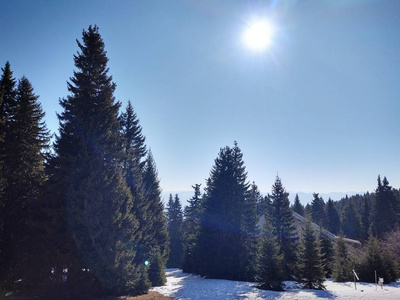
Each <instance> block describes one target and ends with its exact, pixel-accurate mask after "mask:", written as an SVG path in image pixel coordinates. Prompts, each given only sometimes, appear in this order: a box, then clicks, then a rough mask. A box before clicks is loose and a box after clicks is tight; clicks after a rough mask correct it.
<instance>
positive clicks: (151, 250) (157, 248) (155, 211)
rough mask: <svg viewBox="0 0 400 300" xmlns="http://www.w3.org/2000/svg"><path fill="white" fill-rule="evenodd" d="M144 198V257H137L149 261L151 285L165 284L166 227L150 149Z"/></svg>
mask: <svg viewBox="0 0 400 300" xmlns="http://www.w3.org/2000/svg"><path fill="white" fill-rule="evenodd" d="M143 185H144V198H145V199H146V201H147V203H148V214H147V222H146V223H145V224H147V226H146V228H145V230H144V231H145V232H146V235H145V236H144V237H143V238H142V239H141V243H140V244H141V245H142V246H143V247H144V248H145V249H146V250H145V251H142V253H147V256H146V257H139V259H141V261H142V263H144V262H145V260H147V261H149V262H150V266H149V270H148V271H149V280H150V282H151V284H152V286H161V285H163V284H165V282H166V281H167V280H166V277H165V271H164V270H165V266H166V263H167V259H168V253H169V252H168V251H169V247H168V240H169V237H168V229H167V219H166V217H165V214H164V205H163V203H162V200H161V188H160V181H159V179H158V174H157V167H156V163H155V161H154V158H153V154H152V153H151V151H148V154H147V157H146V160H145V165H144V171H143Z"/></svg>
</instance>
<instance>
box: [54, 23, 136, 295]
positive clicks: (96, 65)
mask: <svg viewBox="0 0 400 300" xmlns="http://www.w3.org/2000/svg"><path fill="white" fill-rule="evenodd" d="M77 44H78V47H79V49H80V52H78V53H77V54H76V55H74V61H75V66H76V68H77V70H76V71H74V76H73V77H72V78H70V82H68V90H69V92H70V95H69V96H67V97H66V98H64V99H61V100H60V105H61V107H62V108H63V112H62V113H61V114H60V115H58V117H59V120H60V133H59V136H57V138H56V142H55V146H54V148H55V153H56V155H55V156H54V158H53V159H52V160H51V162H50V164H51V167H50V169H51V170H52V172H53V174H52V175H51V177H52V182H53V184H54V186H53V187H52V189H53V191H51V189H50V194H54V195H58V196H59V197H61V199H57V200H55V201H56V203H59V204H61V205H59V207H58V209H59V210H61V212H60V213H59V215H63V214H64V213H62V210H65V214H66V215H67V220H68V224H69V230H70V232H71V236H72V238H73V241H74V245H71V249H68V251H67V252H68V254H73V253H74V251H78V253H79V257H80V258H79V263H75V264H72V261H74V260H73V259H72V260H71V259H67V261H69V263H71V265H68V273H69V278H71V280H69V284H71V285H72V284H73V283H76V284H84V283H85V282H88V281H85V280H77V279H78V278H81V277H82V276H83V277H84V274H83V273H82V269H89V270H90V273H88V272H86V273H88V275H87V276H86V277H90V275H91V274H93V275H94V276H95V278H96V279H97V281H98V282H99V283H100V284H101V285H102V287H103V289H104V290H105V291H106V292H108V293H114V294H123V293H132V294H135V293H139V292H138V291H137V289H136V287H137V286H138V280H139V278H140V276H135V274H137V272H138V268H137V266H136V265H135V264H134V259H135V255H136V249H135V244H136V242H137V240H138V231H137V229H138V221H137V219H136V217H135V215H133V214H132V208H133V206H134V204H135V199H134V198H133V197H132V194H131V192H130V189H129V187H128V185H127V183H126V179H125V178H124V174H123V170H122V168H121V164H122V162H123V155H124V152H123V148H122V145H123V140H122V138H121V135H120V133H119V132H120V122H119V120H118V111H119V107H120V103H118V102H116V101H115V99H114V96H113V93H114V90H115V87H116V85H115V83H113V82H112V77H111V76H109V75H108V68H107V63H108V58H107V56H106V52H105V50H104V42H103V40H102V38H101V36H100V34H99V32H98V27H97V26H94V27H92V26H90V27H89V29H88V30H87V31H83V34H82V43H81V42H80V41H77ZM54 189H61V193H58V192H57V191H54ZM63 203H65V204H66V205H65V206H64V205H63ZM75 249H76V250H75ZM76 261H77V259H75V262H76ZM88 279H89V278H88ZM81 289H82V287H81Z"/></svg>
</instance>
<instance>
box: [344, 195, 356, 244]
mask: <svg viewBox="0 0 400 300" xmlns="http://www.w3.org/2000/svg"><path fill="white" fill-rule="evenodd" d="M341 226H342V228H341V231H342V232H343V234H344V235H345V236H346V237H348V238H350V239H359V238H360V235H361V223H360V219H359V216H358V214H357V213H356V211H355V210H354V206H353V204H352V202H351V201H349V202H348V203H347V204H346V205H345V207H344V208H343V211H342V217H341Z"/></svg>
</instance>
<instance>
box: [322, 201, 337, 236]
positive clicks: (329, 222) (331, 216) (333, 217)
mask: <svg viewBox="0 0 400 300" xmlns="http://www.w3.org/2000/svg"><path fill="white" fill-rule="evenodd" d="M325 223H326V229H327V230H328V231H330V232H332V233H334V234H337V233H339V231H340V216H339V212H338V210H337V209H336V206H335V203H334V202H333V200H332V199H329V200H328V202H327V203H326V222H325Z"/></svg>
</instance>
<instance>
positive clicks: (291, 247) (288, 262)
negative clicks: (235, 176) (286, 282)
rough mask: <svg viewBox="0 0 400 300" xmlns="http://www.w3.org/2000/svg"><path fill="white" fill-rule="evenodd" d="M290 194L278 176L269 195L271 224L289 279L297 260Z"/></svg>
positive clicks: (286, 276) (286, 275)
mask: <svg viewBox="0 0 400 300" xmlns="http://www.w3.org/2000/svg"><path fill="white" fill-rule="evenodd" d="M288 196H289V194H288V193H286V191H285V188H284V187H283V185H282V182H281V179H280V178H279V177H278V176H277V177H276V179H275V183H274V185H273V186H272V194H271V195H269V198H270V199H271V201H272V204H271V224H272V228H273V231H274V234H275V235H276V237H277V241H278V244H279V246H280V249H281V251H282V253H283V254H284V261H283V265H284V269H285V278H287V279H289V278H290V275H292V274H293V268H294V264H295V262H296V253H295V248H296V240H295V238H294V237H295V224H294V218H293V213H292V210H291V209H290V202H289V198H288Z"/></svg>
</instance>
